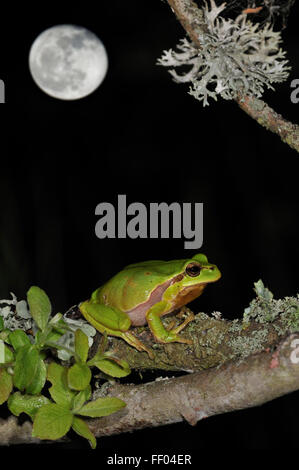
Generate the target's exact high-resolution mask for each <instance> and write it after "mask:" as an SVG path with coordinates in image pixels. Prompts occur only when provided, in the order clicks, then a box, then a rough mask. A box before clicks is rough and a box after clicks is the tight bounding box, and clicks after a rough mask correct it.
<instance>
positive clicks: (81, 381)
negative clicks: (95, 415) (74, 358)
mask: <svg viewBox="0 0 299 470" xmlns="http://www.w3.org/2000/svg"><path fill="white" fill-rule="evenodd" d="M90 380H91V371H90V368H89V367H88V365H86V364H74V365H73V366H72V367H70V368H69V370H68V374H67V381H68V385H69V387H70V388H72V389H73V390H84V389H85V388H86V387H87V386H88V385H89V382H90Z"/></svg>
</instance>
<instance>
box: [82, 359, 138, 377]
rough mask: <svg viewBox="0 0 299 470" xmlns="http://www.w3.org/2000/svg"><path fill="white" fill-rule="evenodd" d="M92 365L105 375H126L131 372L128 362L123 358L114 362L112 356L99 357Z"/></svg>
mask: <svg viewBox="0 0 299 470" xmlns="http://www.w3.org/2000/svg"><path fill="white" fill-rule="evenodd" d="M88 364H89V363H88ZM89 365H90V364H89ZM92 365H94V366H96V367H97V368H98V369H100V370H101V371H102V372H104V373H105V374H107V375H111V376H112V377H126V376H127V375H129V374H130V373H131V369H130V367H129V364H128V363H127V362H126V361H123V360H118V362H115V361H114V360H113V359H112V358H111V359H100V360H98V361H94V362H93V364H92Z"/></svg>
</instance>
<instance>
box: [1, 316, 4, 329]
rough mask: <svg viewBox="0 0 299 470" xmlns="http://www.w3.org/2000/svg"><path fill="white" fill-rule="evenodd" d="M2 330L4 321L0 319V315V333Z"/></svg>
mask: <svg viewBox="0 0 299 470" xmlns="http://www.w3.org/2000/svg"><path fill="white" fill-rule="evenodd" d="M3 329H4V320H3V317H1V315H0V331H2V330H3Z"/></svg>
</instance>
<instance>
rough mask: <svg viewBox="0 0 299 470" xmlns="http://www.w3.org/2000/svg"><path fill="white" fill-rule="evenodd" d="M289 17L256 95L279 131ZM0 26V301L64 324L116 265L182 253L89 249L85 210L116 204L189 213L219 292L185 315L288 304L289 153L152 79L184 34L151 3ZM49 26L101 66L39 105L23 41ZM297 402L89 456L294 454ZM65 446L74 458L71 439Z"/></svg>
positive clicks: (118, 442) (293, 243)
mask: <svg viewBox="0 0 299 470" xmlns="http://www.w3.org/2000/svg"><path fill="white" fill-rule="evenodd" d="M298 13H299V10H298V5H295V6H294V7H293V10H292V13H291V15H290V18H289V24H288V28H287V29H285V30H284V32H283V38H284V47H285V49H286V50H287V51H288V59H289V61H290V64H291V65H292V71H291V73H290V77H289V78H288V79H287V81H286V82H284V83H283V84H280V85H278V86H277V87H276V91H275V92H273V91H267V92H266V93H265V95H264V99H265V100H266V101H267V103H268V104H269V105H271V106H273V108H274V109H275V110H277V111H278V112H279V113H280V114H282V115H283V116H284V117H286V118H288V119H290V120H291V121H293V122H296V121H298V110H299V104H297V105H296V104H293V103H292V102H291V100H290V94H291V87H290V83H291V81H292V80H293V79H295V78H299V57H298V31H297V29H298V26H297V25H298ZM1 19H2V25H1V28H0V36H1V61H0V78H1V79H3V80H4V82H5V86H6V104H5V106H2V107H1V113H0V115H1V128H2V133H1V134H2V138H1V142H2V152H1V171H0V227H1V230H0V280H1V282H0V298H7V297H8V296H9V293H10V292H14V293H15V294H16V295H17V297H18V298H20V299H22V298H25V295H26V291H27V290H28V288H29V287H30V286H31V285H38V286H40V287H42V288H43V289H45V290H46V292H47V293H48V295H49V297H50V298H51V300H52V303H53V308H54V310H55V311H66V310H67V309H68V308H69V307H70V306H72V305H74V304H77V303H79V302H80V301H82V300H84V299H86V298H88V297H89V295H90V293H91V292H92V291H93V290H94V289H95V288H97V287H98V286H100V285H101V284H102V283H104V282H105V281H106V280H108V279H109V277H111V276H112V275H113V274H115V273H116V272H117V271H119V270H120V269H121V268H122V267H123V266H125V265H126V264H129V263H133V262H138V261H143V260H147V259H176V258H187V257H191V256H193V255H194V254H195V252H197V251H198V250H195V251H192V250H191V251H190V250H184V242H183V240H180V239H176V240H171V239H170V240H167V239H156V240H151V239H149V238H148V239H136V240H131V239H129V238H127V239H117V238H116V239H105V240H99V239H98V238H97V237H96V236H95V230H94V228H95V224H96V222H97V220H98V217H97V216H95V207H96V206H97V204H99V203H100V202H110V203H112V204H114V205H116V203H117V196H118V195H119V194H126V195H127V200H128V204H129V203H131V202H141V203H144V204H145V205H148V204H149V203H150V202H162V201H164V202H167V203H171V202H179V203H183V202H193V203H194V202H203V203H204V227H203V230H204V235H203V246H202V247H201V249H200V250H199V251H202V252H204V253H205V254H207V256H208V258H209V260H210V261H211V262H212V263H215V264H217V265H218V266H219V268H220V270H221V272H222V279H221V281H219V282H218V283H216V284H215V285H213V286H210V287H209V288H207V290H206V292H205V293H204V295H203V296H202V298H200V299H199V300H197V301H196V302H194V305H193V307H194V310H195V311H196V310H201V311H205V312H212V311H221V312H222V313H223V316H224V317H225V318H230V319H233V318H240V317H241V316H242V313H243V310H244V308H246V307H247V306H248V304H249V302H250V301H251V299H252V298H253V296H254V293H253V283H254V282H255V281H257V280H258V279H260V278H261V279H262V280H263V281H264V283H265V285H267V286H268V287H269V288H270V289H271V291H272V292H273V294H274V296H275V298H281V297H285V296H292V295H295V294H296V293H297V292H298V267H297V266H298V259H299V250H298V236H299V224H298V205H299V193H298V170H299V158H298V154H297V153H296V152H295V151H294V150H291V149H290V147H288V146H287V145H286V144H284V143H283V142H282V141H280V139H279V138H278V137H277V136H275V135H274V134H272V133H270V132H268V131H266V130H265V129H264V128H262V127H261V126H259V125H258V124H257V123H256V122H255V121H253V120H252V119H251V118H249V117H248V116H247V115H245V113H243V112H242V111H241V110H240V109H238V106H237V105H236V104H235V103H234V102H231V101H224V100H222V99H221V98H220V99H219V100H218V102H214V101H211V102H210V106H208V107H206V108H203V107H202V105H201V103H199V102H198V101H196V100H195V99H194V98H193V97H191V96H190V95H188V93H187V91H188V85H178V84H176V83H174V82H173V81H172V79H171V76H170V75H169V74H168V72H167V69H166V68H164V67H160V66H156V62H157V59H158V58H159V57H160V56H161V54H162V51H163V50H165V49H169V48H175V46H176V44H177V43H178V41H179V39H181V38H182V37H183V36H184V31H183V30H182V27H181V26H180V24H179V23H178V22H177V20H176V19H175V17H174V15H173V14H172V12H171V10H170V9H169V7H168V6H167V4H166V3H164V2H161V1H160V0H156V1H151V2H145V1H140V0H139V1H137V0H131V1H130V2H123V1H120V0H116V1H114V2H108V1H107V2H101V1H98V2H91V1H89V0H87V1H85V2H83V3H82V2H80V3H79V2H68V1H65V2H63V3H61V2H58V1H56V0H53V1H52V2H51V4H49V5H48V6H47V5H45V4H44V3H43V2H39V3H38V4H35V3H34V2H29V3H28V2H26V3H25V4H24V5H23V4H22V5H21V6H19V5H18V6H14V5H13V4H10V5H9V4H6V5H5V6H4V7H3V10H2V13H1ZM64 23H67V24H76V25H81V26H84V27H86V28H88V29H89V30H91V31H93V32H94V33H95V34H96V35H98V37H99V38H100V39H101V40H102V41H103V43H104V44H105V47H106V50H107V53H108V57H109V69H108V73H107V76H106V78H105V80H104V82H103V83H102V85H101V86H100V87H99V88H98V90H97V91H96V92H95V93H93V94H91V95H90V96H88V97H86V98H83V99H82V100H78V101H73V102H66V101H60V100H57V99H54V98H51V97H50V96H48V95H46V94H45V93H43V92H42V91H41V90H40V89H39V88H38V87H37V86H36V85H35V83H34V82H33V80H32V78H31V75H30V72H29V68H28V53H29V49H30V46H31V44H32V42H33V41H34V39H35V38H36V37H37V36H38V34H40V33H41V32H42V31H43V30H45V29H46V28H49V27H51V26H54V25H57V24H64ZM298 398H299V395H298V392H297V393H293V394H291V395H289V396H285V397H283V398H280V399H277V400H275V401H273V402H271V403H268V404H266V405H263V406H262V407H260V408H253V409H248V410H243V411H238V412H234V413H231V414H227V415H222V416H215V417H213V418H209V419H207V420H203V421H201V422H199V423H198V424H197V425H196V426H195V427H191V426H189V425H187V424H186V423H184V424H177V425H172V426H167V427H162V428H158V429H153V430H145V431H140V432H135V433H132V434H127V435H121V436H118V437H110V438H104V439H102V440H101V442H100V443H99V448H101V451H102V452H103V455H110V454H111V453H114V451H115V449H117V450H118V451H119V452H121V453H122V454H123V455H137V454H139V455H141V454H142V453H143V454H144V455H146V454H148V455H150V454H151V453H153V451H154V450H155V453H156V451H158V450H160V451H161V452H162V453H165V452H166V451H167V450H168V451H169V450H171V449H175V450H176V452H177V453H187V452H188V451H190V452H191V453H193V455H194V456H195V457H194V458H196V455H197V453H196V450H197V449H198V450H202V449H205V448H213V446H214V445H215V442H217V446H219V447H230V446H231V445H233V446H234V447H238V448H242V449H255V448H264V449H272V448H273V449H274V448H276V446H277V441H279V443H280V446H282V447H284V446H288V447H289V448H296V447H298V439H297V433H298V418H297V416H298V412H299V405H298ZM75 439H76V438H75ZM137 441H138V452H137V451H136V443H137ZM57 447H59V446H57ZM66 447H68V445H66ZM74 447H75V448H82V449H88V444H85V442H83V441H82V440H81V439H76V440H75V444H74V443H73V444H71V445H70V446H69V448H74ZM46 448H47V449H52V448H53V446H52V447H51V446H50V447H48V446H46ZM10 451H13V448H11V449H10ZM136 452H137V453H136ZM99 459H100V460H99V461H101V458H100V457H99ZM103 461H104V460H103Z"/></svg>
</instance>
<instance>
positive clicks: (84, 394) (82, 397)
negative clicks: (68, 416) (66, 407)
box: [72, 385, 91, 413]
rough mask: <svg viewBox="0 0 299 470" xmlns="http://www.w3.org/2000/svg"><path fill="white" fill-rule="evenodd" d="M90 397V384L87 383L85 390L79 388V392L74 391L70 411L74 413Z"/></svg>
mask: <svg viewBox="0 0 299 470" xmlns="http://www.w3.org/2000/svg"><path fill="white" fill-rule="evenodd" d="M90 397H91V386H90V385H88V387H87V388H86V389H85V390H81V392H79V393H76V396H75V397H74V401H73V407H72V411H73V413H76V411H77V410H80V408H82V406H83V405H84V403H86V402H87V401H88V400H89V399H90Z"/></svg>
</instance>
